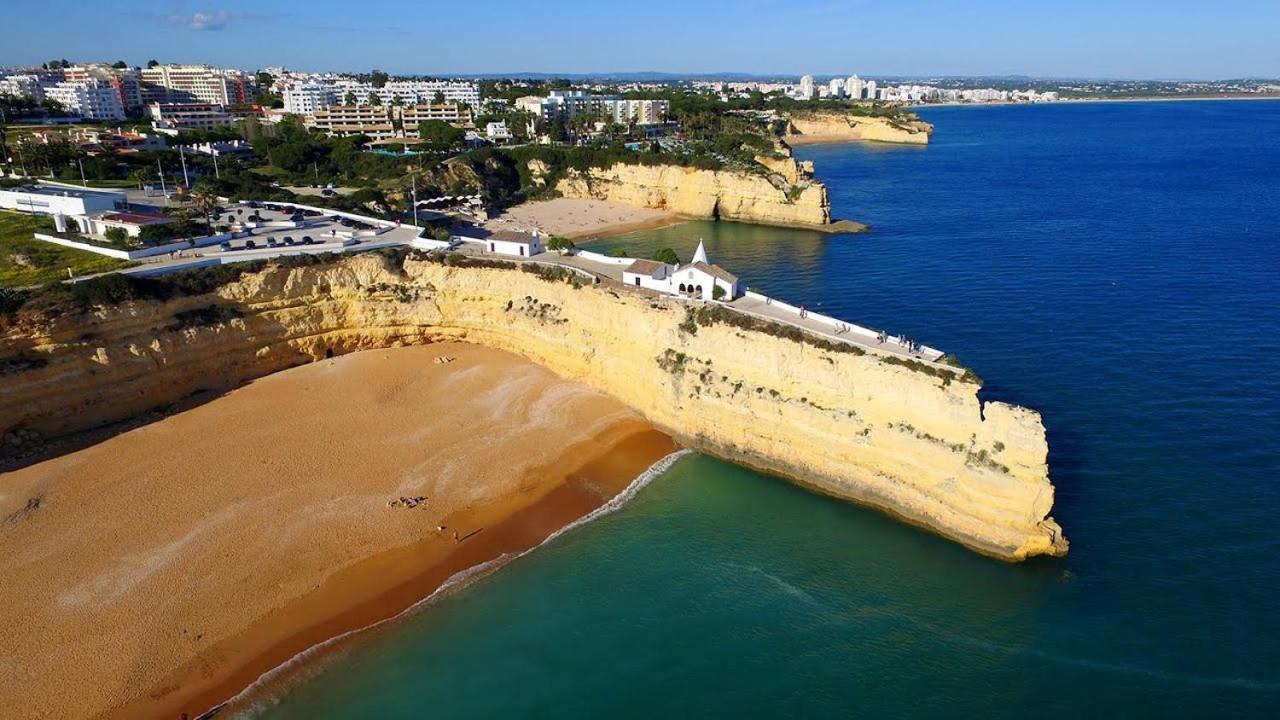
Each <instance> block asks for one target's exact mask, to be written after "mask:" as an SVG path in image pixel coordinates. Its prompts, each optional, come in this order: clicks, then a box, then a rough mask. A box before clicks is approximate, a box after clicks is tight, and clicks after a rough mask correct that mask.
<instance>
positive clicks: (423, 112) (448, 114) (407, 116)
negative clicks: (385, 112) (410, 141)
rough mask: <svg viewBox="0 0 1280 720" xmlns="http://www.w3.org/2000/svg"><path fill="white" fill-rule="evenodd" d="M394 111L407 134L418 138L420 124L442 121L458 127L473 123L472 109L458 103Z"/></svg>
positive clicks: (403, 108) (417, 106) (412, 107)
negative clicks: (396, 112)
mask: <svg viewBox="0 0 1280 720" xmlns="http://www.w3.org/2000/svg"><path fill="white" fill-rule="evenodd" d="M393 110H396V111H398V114H399V116H400V120H401V122H402V123H403V125H404V131H405V133H406V134H408V133H411V132H412V133H413V135H412V136H411V137H417V133H418V123H420V122H425V121H427V120H441V121H444V122H447V123H449V124H451V125H458V126H462V125H466V124H467V123H469V122H471V109H470V108H468V107H467V106H465V105H459V104H458V103H441V104H439V105H409V106H406V107H402V108H393Z"/></svg>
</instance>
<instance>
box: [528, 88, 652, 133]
mask: <svg viewBox="0 0 1280 720" xmlns="http://www.w3.org/2000/svg"><path fill="white" fill-rule="evenodd" d="M516 109H517V110H523V111H524V112H528V113H530V114H532V115H534V116H535V117H537V118H539V119H541V120H544V121H552V120H557V119H560V120H568V119H570V118H572V117H575V116H577V115H581V114H583V113H590V114H593V115H603V116H607V117H611V118H613V119H614V121H615V122H618V123H621V124H626V123H629V122H632V121H634V122H635V123H636V124H639V125H654V124H657V123H661V122H663V121H664V120H665V119H666V116H667V113H668V112H669V111H670V109H671V104H670V103H668V102H667V101H666V100H623V99H622V98H619V97H618V96H617V95H588V94H587V93H585V92H583V91H581V90H569V91H565V90H552V91H551V94H550V95H548V96H547V97H537V96H532V95H530V96H526V97H522V98H520V99H518V100H516Z"/></svg>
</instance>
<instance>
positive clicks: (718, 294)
mask: <svg viewBox="0 0 1280 720" xmlns="http://www.w3.org/2000/svg"><path fill="white" fill-rule="evenodd" d="M711 299H712V300H722V299H724V286H723V285H716V286H715V287H713V288H711Z"/></svg>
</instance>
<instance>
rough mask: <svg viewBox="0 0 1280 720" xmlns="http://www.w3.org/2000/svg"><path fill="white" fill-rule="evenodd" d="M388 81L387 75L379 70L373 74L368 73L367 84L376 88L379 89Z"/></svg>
mask: <svg viewBox="0 0 1280 720" xmlns="http://www.w3.org/2000/svg"><path fill="white" fill-rule="evenodd" d="M390 79H391V76H390V75H387V74H386V73H384V72H382V71H381V70H374V71H373V72H371V73H369V84H370V85H373V86H374V87H376V88H380V87H382V86H384V85H386V84H387V81H388V80H390Z"/></svg>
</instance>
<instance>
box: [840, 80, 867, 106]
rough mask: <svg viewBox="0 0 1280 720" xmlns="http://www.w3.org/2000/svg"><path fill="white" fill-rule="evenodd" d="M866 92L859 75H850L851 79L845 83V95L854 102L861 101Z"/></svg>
mask: <svg viewBox="0 0 1280 720" xmlns="http://www.w3.org/2000/svg"><path fill="white" fill-rule="evenodd" d="M864 90H865V87H864V83H863V82H862V78H860V77H858V76H857V74H854V75H850V76H849V79H848V80H846V81H845V82H844V94H845V95H846V96H848V97H849V98H850V99H852V100H861V99H862V94H863V91H864Z"/></svg>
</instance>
